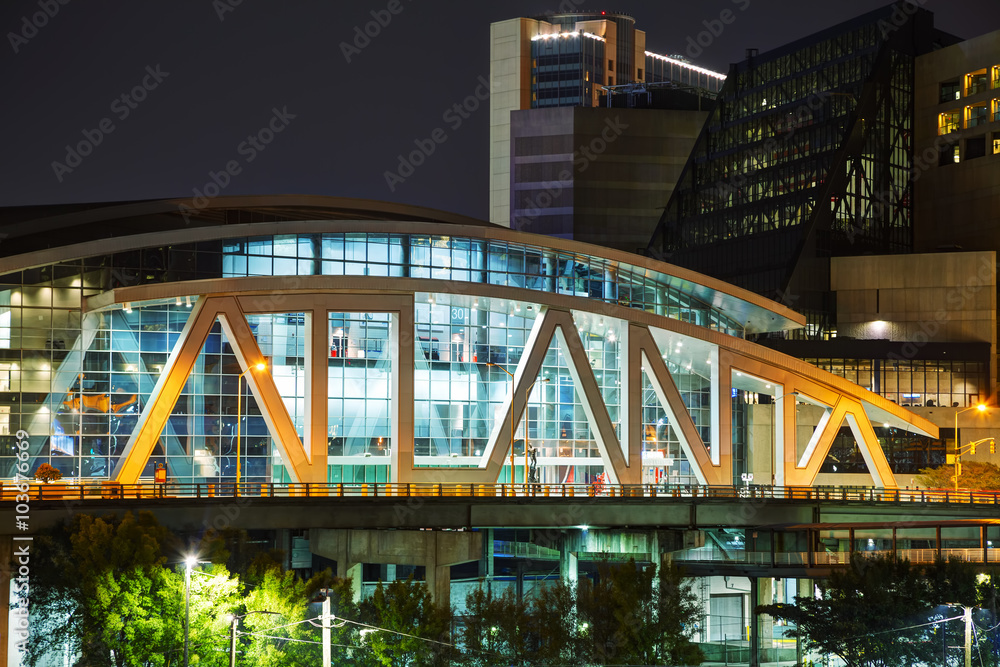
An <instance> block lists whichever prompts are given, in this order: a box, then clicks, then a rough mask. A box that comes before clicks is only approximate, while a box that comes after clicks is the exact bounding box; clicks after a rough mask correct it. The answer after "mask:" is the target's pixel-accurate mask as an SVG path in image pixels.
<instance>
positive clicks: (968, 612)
mask: <svg viewBox="0 0 1000 667" xmlns="http://www.w3.org/2000/svg"><path fill="white" fill-rule="evenodd" d="M963 617H964V619H965V667H972V607H965V614H964V616H963Z"/></svg>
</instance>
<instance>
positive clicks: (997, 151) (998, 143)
mask: <svg viewBox="0 0 1000 667" xmlns="http://www.w3.org/2000/svg"><path fill="white" fill-rule="evenodd" d="M993 154H994V155H1000V132H994V133H993Z"/></svg>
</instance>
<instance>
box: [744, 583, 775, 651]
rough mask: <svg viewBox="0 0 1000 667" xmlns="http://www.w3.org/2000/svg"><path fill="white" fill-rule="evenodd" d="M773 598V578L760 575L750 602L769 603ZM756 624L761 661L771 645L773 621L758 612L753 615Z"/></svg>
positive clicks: (755, 604)
mask: <svg viewBox="0 0 1000 667" xmlns="http://www.w3.org/2000/svg"><path fill="white" fill-rule="evenodd" d="M773 598H774V580H773V579H771V578H770V577H762V578H760V579H758V580H757V596H756V598H754V597H751V598H750V604H751V605H753V606H754V607H756V606H757V605H760V604H771V601H772V600H773ZM754 625H756V633H757V646H758V649H757V650H758V654H759V655H760V660H761V662H763V660H764V655H765V653H764V652H765V651H769V650H770V649H771V648H772V647H773V646H774V644H773V641H772V640H773V639H774V621H773V620H772V618H771V617H770V616H768V615H767V614H758V615H755V617H754Z"/></svg>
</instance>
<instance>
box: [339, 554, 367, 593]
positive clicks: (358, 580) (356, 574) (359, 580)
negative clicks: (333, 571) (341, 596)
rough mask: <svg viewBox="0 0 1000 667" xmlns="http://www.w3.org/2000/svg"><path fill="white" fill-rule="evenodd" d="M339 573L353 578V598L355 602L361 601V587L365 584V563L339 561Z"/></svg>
mask: <svg viewBox="0 0 1000 667" xmlns="http://www.w3.org/2000/svg"><path fill="white" fill-rule="evenodd" d="M341 572H343V574H341ZM337 574H338V575H339V576H341V577H350V578H351V598H352V599H353V600H354V602H361V589H362V587H363V586H364V583H365V582H364V563H351V564H348V563H346V562H345V563H344V564H343V565H342V564H341V562H340V561H337Z"/></svg>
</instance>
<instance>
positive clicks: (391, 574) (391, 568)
mask: <svg viewBox="0 0 1000 667" xmlns="http://www.w3.org/2000/svg"><path fill="white" fill-rule="evenodd" d="M385 580H386V582H390V581H396V564H395V563H389V564H388V565H386V566H385Z"/></svg>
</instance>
